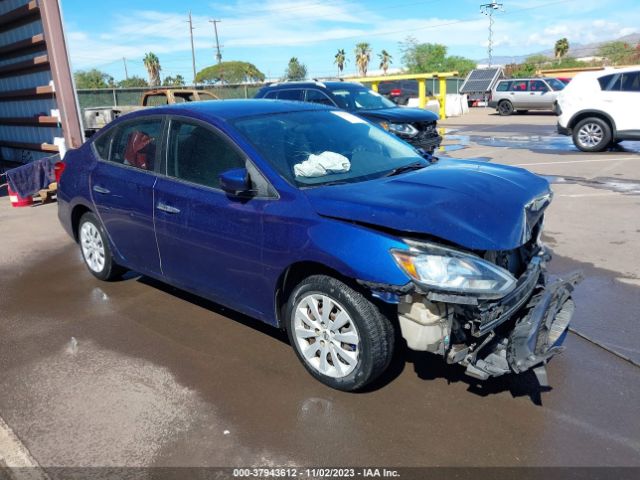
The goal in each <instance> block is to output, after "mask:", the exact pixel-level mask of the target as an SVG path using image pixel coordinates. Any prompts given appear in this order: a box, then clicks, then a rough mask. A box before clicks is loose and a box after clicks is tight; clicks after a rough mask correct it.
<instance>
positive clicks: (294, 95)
mask: <svg viewBox="0 0 640 480" xmlns="http://www.w3.org/2000/svg"><path fill="white" fill-rule="evenodd" d="M303 93H304V92H303V90H280V91H279V92H278V100H294V101H297V102H302V101H303V95H302V94H303Z"/></svg>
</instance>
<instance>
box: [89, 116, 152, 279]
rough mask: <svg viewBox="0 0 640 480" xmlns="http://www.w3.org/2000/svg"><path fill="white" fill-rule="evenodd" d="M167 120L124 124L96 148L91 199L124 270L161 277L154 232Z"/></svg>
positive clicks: (104, 137) (143, 120) (96, 143)
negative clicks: (159, 163) (155, 195)
mask: <svg viewBox="0 0 640 480" xmlns="http://www.w3.org/2000/svg"><path fill="white" fill-rule="evenodd" d="M161 134H162V118H159V117H158V118H152V119H149V118H148V117H147V118H145V119H140V120H132V121H130V122H126V123H123V124H122V125H121V126H120V127H118V128H115V129H111V130H110V131H109V132H107V133H106V134H105V135H101V136H100V137H99V138H98V139H96V141H95V142H94V147H95V148H94V151H93V154H94V155H95V156H96V159H97V162H96V166H95V168H94V169H93V170H92V172H91V182H90V184H91V195H92V198H93V203H94V205H95V207H96V212H97V213H98V216H99V217H100V220H101V221H102V224H103V225H104V228H105V230H106V231H107V234H108V235H109V238H110V239H111V243H112V246H113V247H114V248H115V250H116V252H117V254H119V256H120V257H121V258H122V259H123V260H124V262H123V263H125V266H127V267H129V268H131V269H133V270H136V271H139V272H141V273H148V274H150V275H157V274H159V273H160V257H159V255H158V248H157V246H156V239H155V233H154V226H153V186H154V184H155V182H156V178H157V175H156V173H155V167H156V164H157V159H158V158H159V152H158V150H159V148H158V145H159V144H160V138H161Z"/></svg>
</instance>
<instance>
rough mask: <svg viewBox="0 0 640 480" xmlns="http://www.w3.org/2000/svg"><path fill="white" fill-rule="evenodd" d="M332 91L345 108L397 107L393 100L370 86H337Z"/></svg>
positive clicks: (375, 108) (376, 108) (339, 104)
mask: <svg viewBox="0 0 640 480" xmlns="http://www.w3.org/2000/svg"><path fill="white" fill-rule="evenodd" d="M331 93H333V96H334V98H335V99H336V102H337V103H338V106H339V107H340V108H343V109H345V110H380V109H382V108H396V107H397V105H396V104H395V103H393V102H392V101H391V100H388V99H386V98H385V97H383V96H382V95H380V94H379V93H377V92H374V91H373V90H369V89H368V88H336V89H335V90H332V91H331Z"/></svg>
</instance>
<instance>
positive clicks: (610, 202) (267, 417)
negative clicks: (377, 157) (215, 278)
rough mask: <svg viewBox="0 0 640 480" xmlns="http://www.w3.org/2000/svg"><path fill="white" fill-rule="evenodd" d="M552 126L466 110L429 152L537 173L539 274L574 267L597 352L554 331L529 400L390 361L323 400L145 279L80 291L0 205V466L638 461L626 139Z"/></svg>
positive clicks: (253, 333) (61, 257)
mask: <svg viewBox="0 0 640 480" xmlns="http://www.w3.org/2000/svg"><path fill="white" fill-rule="evenodd" d="M554 123H555V117H553V116H549V115H535V114H532V115H526V116H514V117H509V118H503V117H498V116H495V115H492V114H491V112H490V111H489V110H484V109H478V110H473V111H472V112H471V113H470V114H469V115H467V116H465V117H462V118H453V119H448V120H445V121H443V122H441V126H442V127H443V128H445V129H446V132H447V133H446V140H445V146H444V147H443V148H444V151H443V152H441V153H442V154H446V155H449V156H452V157H459V158H482V157H484V158H482V159H483V160H488V161H492V162H496V163H508V164H511V165H520V166H525V167H526V168H529V169H531V170H533V171H535V172H537V173H541V174H544V175H549V176H553V177H550V179H551V180H552V181H553V182H554V183H553V189H554V191H555V199H554V202H553V204H552V206H551V207H550V210H549V213H548V215H547V220H546V240H547V242H548V243H549V245H550V246H551V247H552V248H553V250H554V253H555V260H554V262H553V263H552V269H553V271H554V272H555V273H562V272H566V271H570V270H572V269H574V268H583V269H584V270H585V272H586V274H587V279H586V280H585V281H584V282H583V283H582V284H581V285H580V286H579V287H578V289H577V291H576V301H577V304H578V310H577V313H576V317H575V323H574V325H575V328H576V331H578V332H580V333H582V334H584V335H586V336H588V337H590V338H592V339H593V340H595V341H597V342H600V343H602V344H603V345H604V346H605V347H606V348H607V349H609V350H611V351H613V352H615V353H611V351H608V350H605V349H603V348H601V347H599V346H597V345H595V344H594V343H592V342H590V341H587V340H585V339H584V338H582V337H580V336H578V335H576V334H571V335H570V336H569V337H568V340H567V343H566V345H567V350H566V352H565V353H563V354H562V355H560V356H558V357H557V358H555V359H554V361H553V362H552V363H551V364H550V366H549V377H550V382H551V384H552V385H553V388H552V389H550V390H548V391H540V389H539V388H538V386H537V383H536V382H535V381H534V380H533V378H532V376H531V375H528V374H526V375H522V376H518V377H515V376H513V377H503V378H500V379H495V380H492V381H489V382H486V383H484V384H478V383H476V382H475V381H474V380H472V379H470V378H467V377H465V376H464V375H463V374H462V372H461V370H460V369H459V368H458V367H453V366H447V365H445V364H443V363H442V362H441V361H439V360H438V359H435V358H431V357H429V356H428V355H418V354H409V353H406V352H405V353H403V354H402V355H399V356H398V358H397V359H396V361H395V363H394V364H393V366H392V369H391V371H390V372H389V374H388V375H387V376H386V377H385V378H384V379H383V381H381V382H380V384H379V385H378V386H377V388H375V389H373V390H372V391H369V392H366V393H360V394H348V393H342V392H338V391H335V390H331V389H329V388H326V387H324V386H323V385H321V384H320V383H318V382H317V381H315V380H313V379H312V378H311V377H310V376H309V375H308V374H307V373H306V372H305V370H304V368H303V367H302V365H300V364H299V363H298V361H297V359H296V358H295V356H294V354H293V352H292V351H291V349H290V347H289V346H288V345H287V343H286V340H285V337H284V336H283V335H282V334H281V333H279V332H278V331H275V330H273V329H271V328H269V327H265V326H263V325H260V324H258V323H257V322H255V321H253V320H252V319H250V318H246V317H243V316H241V315H239V314H237V313H235V312H232V311H229V310H227V309H224V308H223V307H220V306H218V305H215V304H212V303H210V302H207V301H203V300H201V299H198V298H196V297H194V296H192V295H189V294H187V293H184V292H182V291H179V290H175V289H173V288H171V287H169V286H167V285H164V284H161V283H159V282H156V281H153V280H149V279H146V278H138V277H136V276H133V275H131V276H129V277H128V278H127V279H125V280H123V281H119V282H113V283H103V282H100V281H98V280H96V279H94V277H92V276H91V275H90V274H89V273H88V271H87V270H86V269H85V267H84V266H83V264H82V261H81V259H80V255H79V251H78V248H77V246H76V245H75V244H74V243H73V242H72V241H71V240H70V239H69V238H68V237H67V236H66V235H65V234H64V232H63V231H62V228H61V227H60V226H59V225H58V222H57V218H56V206H55V205H44V206H38V207H33V208H22V209H12V208H10V207H9V205H8V201H7V200H6V198H2V199H0V225H1V226H2V228H1V230H0V246H1V248H0V252H1V254H0V417H2V418H1V419H0V420H3V421H0V461H1V460H2V458H3V457H4V459H5V462H7V463H11V461H7V459H9V460H11V459H17V460H13V462H14V464H16V465H17V464H20V461H26V462H28V461H32V462H37V463H38V464H40V465H42V466H44V467H52V466H75V467H78V466H122V465H127V466H208V465H212V466H220V465H225V466H249V465H257V466H273V465H277V466H288V465H297V466H329V465H332V466H339V465H360V466H368V465H378V466H454V465H455V466H636V467H638V466H640V403H639V402H638V398H640V368H638V367H637V366H634V365H633V364H632V363H630V362H628V361H626V360H624V359H622V358H621V356H626V357H630V358H631V359H634V360H636V361H640V353H639V347H638V345H639V342H638V340H639V339H640V334H639V333H638V332H639V331H640V330H639V328H638V324H637V321H638V313H639V312H640V295H638V293H639V290H640V247H639V243H638V234H639V233H640V215H638V206H639V204H640V201H639V198H640V197H639V196H638V193H640V192H639V190H638V189H639V186H638V185H639V184H640V155H639V152H640V146H638V145H637V144H636V145H633V144H629V146H628V147H625V149H624V150H619V151H614V152H607V153H603V154H597V155H596V154H585V153H580V152H577V151H575V150H574V149H573V148H572V147H571V146H570V144H569V143H568V141H567V140H566V139H564V138H561V137H557V136H555V135H554ZM622 146H624V144H622ZM3 425H4V426H3ZM3 431H4V433H5V435H4V436H3ZM21 459H22V460H21ZM25 459H26V460H25ZM29 459H31V460H29ZM0 463H1V462H0Z"/></svg>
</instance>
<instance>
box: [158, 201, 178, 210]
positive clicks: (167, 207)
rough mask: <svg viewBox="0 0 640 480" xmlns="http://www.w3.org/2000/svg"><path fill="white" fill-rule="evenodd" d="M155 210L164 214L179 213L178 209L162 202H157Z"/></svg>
mask: <svg viewBox="0 0 640 480" xmlns="http://www.w3.org/2000/svg"><path fill="white" fill-rule="evenodd" d="M156 208H157V209H158V210H160V211H163V212H165V213H180V209H179V208H176V207H172V206H171V205H167V204H166V203H163V202H158V204H157V205H156Z"/></svg>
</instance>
